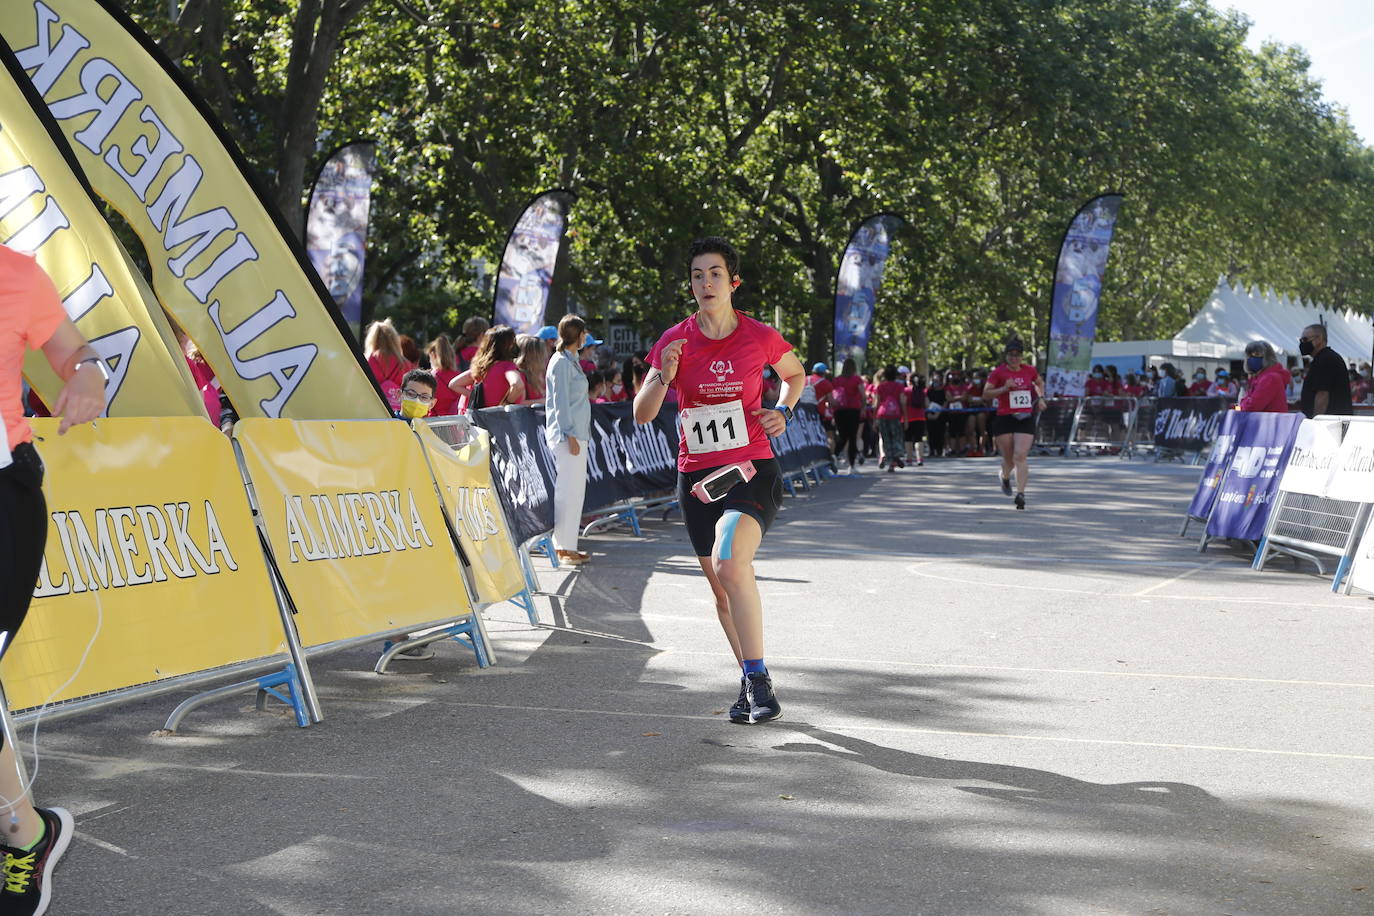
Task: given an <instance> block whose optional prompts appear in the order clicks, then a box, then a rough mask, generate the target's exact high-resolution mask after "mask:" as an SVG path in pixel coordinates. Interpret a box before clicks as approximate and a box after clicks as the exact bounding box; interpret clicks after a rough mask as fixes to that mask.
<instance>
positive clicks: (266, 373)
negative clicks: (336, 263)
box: [0, 0, 389, 419]
mask: <svg viewBox="0 0 1374 916" xmlns="http://www.w3.org/2000/svg"><path fill="white" fill-rule="evenodd" d="M0 35H3V38H4V40H5V41H6V42H7V43H8V44H9V46H10V47H11V48H13V49H14V54H15V57H16V58H17V59H18V61H19V64H20V66H22V67H23V69H24V71H25V73H27V74H28V77H29V79H30V81H31V82H32V84H33V86H34V88H35V89H36V90H37V91H38V93H39V95H41V96H42V98H43V100H44V102H45V103H46V104H47V107H48V111H49V112H50V113H51V114H52V116H53V118H54V119H55V120H56V121H57V123H58V125H59V126H60V128H61V130H62V133H63V134H64V135H65V136H66V137H67V139H68V140H69V141H70V142H71V147H72V150H73V151H74V152H75V154H76V157H77V161H78V163H79V164H80V166H81V169H82V171H84V172H85V174H86V177H87V179H88V180H89V181H90V183H91V187H92V188H94V190H95V192H96V193H97V194H98V195H100V197H102V198H103V199H104V200H106V201H107V202H108V203H109V204H110V206H112V207H113V208H114V209H115V210H117V211H119V213H120V214H121V215H122V216H123V217H124V219H125V220H126V221H127V222H128V224H129V226H130V227H131V228H132V229H133V231H134V232H135V233H136V234H137V235H138V237H139V239H140V240H141V241H142V243H143V247H144V249H145V250H146V251H147V253H148V259H149V262H150V265H151V269H152V278H153V289H154V290H155V291H156V292H157V296H158V298H159V299H160V300H161V301H162V303H163V305H164V306H166V307H167V310H168V311H169V312H171V314H172V315H173V316H175V318H176V319H177V321H178V322H180V323H181V325H182V326H183V327H184V328H185V329H186V331H187V333H189V334H190V335H191V338H192V339H193V340H195V342H196V344H197V346H198V347H199V348H200V351H201V354H202V355H203V356H204V357H205V359H206V361H207V362H208V363H209V364H210V366H211V367H212V368H213V369H214V370H215V374H216V375H217V376H218V378H219V382H220V385H221V386H222V387H223V389H224V391H225V393H226V394H227V395H228V396H229V399H230V400H231V401H232V402H233V404H234V407H235V408H236V409H237V411H238V413H239V415H240V416H243V417H287V418H292V419H366V418H379V417H386V416H388V415H389V411H388V410H387V408H386V404H385V402H384V401H383V399H382V395H381V391H380V389H378V387H377V385H376V383H375V382H374V381H373V380H372V377H371V374H370V373H369V372H368V371H367V368H366V364H365V363H364V362H363V360H362V356H361V354H360V353H359V352H358V351H357V349H356V348H355V347H354V346H353V345H352V344H351V343H350V342H349V339H348V337H347V330H346V329H345V328H344V326H343V324H342V321H341V319H340V318H339V317H338V315H337V313H336V311H335V310H334V308H333V306H332V303H330V299H329V293H328V291H327V290H325V289H324V287H323V286H322V285H321V283H320V280H319V277H318V276H317V275H316V274H315V271H314V269H313V268H312V267H311V266H310V263H309V261H308V260H307V259H306V257H305V252H304V250H303V249H302V248H301V246H300V244H299V243H298V242H296V241H295V240H294V239H293V238H292V237H291V235H290V233H289V232H287V231H286V229H285V226H284V224H283V223H282V221H281V217H280V216H279V215H278V214H277V213H276V211H275V210H274V209H273V208H272V207H271V206H270V205H268V204H266V203H264V200H263V197H262V196H261V195H260V194H259V193H258V191H257V188H256V186H255V184H254V182H253V180H252V179H251V178H250V177H249V176H250V171H249V168H248V166H247V165H246V163H245V162H244V161H243V159H242V157H241V156H240V155H239V154H238V153H237V151H236V150H235V148H234V146H233V143H232V142H231V141H230V140H229V139H228V137H227V136H226V135H225V134H224V132H223V130H222V129H221V128H220V127H219V126H218V124H217V122H216V121H215V119H214V117H213V116H212V115H211V114H210V113H209V112H208V109H206V107H205V106H204V104H203V103H202V102H200V101H199V100H198V99H197V98H196V96H195V93H194V91H193V90H191V89H190V87H189V86H188V85H187V83H186V82H185V80H184V78H183V77H182V76H181V75H180V73H179V72H178V71H177V70H176V68H175V67H174V66H173V65H172V64H171V63H169V62H167V61H166V59H165V58H164V57H163V56H162V54H161V52H159V51H158V49H157V47H156V46H155V45H154V44H153V42H152V41H151V39H149V38H148V36H146V35H145V34H143V32H142V31H140V30H139V29H138V27H137V26H135V25H134V24H133V23H132V22H131V21H130V20H129V19H128V17H127V16H125V15H124V14H123V13H122V12H120V11H119V10H118V9H117V8H116V7H115V5H114V4H113V3H107V2H104V0H100V2H97V0H5V15H4V17H3V18H0Z"/></svg>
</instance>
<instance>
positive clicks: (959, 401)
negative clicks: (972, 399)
mask: <svg viewBox="0 0 1374 916" xmlns="http://www.w3.org/2000/svg"><path fill="white" fill-rule="evenodd" d="M972 390H973V388H972V386H970V385H969V383H968V382H964V381H956V382H949V383H947V384H946V385H945V403H946V404H947V405H948V406H949V409H950V410H958V409H959V408H961V407H967V406H968V395H969V392H970V391H972Z"/></svg>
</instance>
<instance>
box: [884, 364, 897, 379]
mask: <svg viewBox="0 0 1374 916" xmlns="http://www.w3.org/2000/svg"><path fill="white" fill-rule="evenodd" d="M883 381H885V382H895V381H897V367H896V366H884V367H883Z"/></svg>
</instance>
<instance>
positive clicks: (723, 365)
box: [709, 359, 735, 382]
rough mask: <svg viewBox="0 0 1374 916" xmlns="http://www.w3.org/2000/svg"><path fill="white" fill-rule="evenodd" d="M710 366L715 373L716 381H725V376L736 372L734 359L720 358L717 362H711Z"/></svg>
mask: <svg viewBox="0 0 1374 916" xmlns="http://www.w3.org/2000/svg"><path fill="white" fill-rule="evenodd" d="M709 368H710V370H711V373H712V374H713V375H715V377H716V381H718V382H723V381H725V377H726V376H727V375H734V374H735V365H734V363H733V362H732V361H729V360H724V359H718V360H716V361H715V362H713V363H711V365H710V367H709Z"/></svg>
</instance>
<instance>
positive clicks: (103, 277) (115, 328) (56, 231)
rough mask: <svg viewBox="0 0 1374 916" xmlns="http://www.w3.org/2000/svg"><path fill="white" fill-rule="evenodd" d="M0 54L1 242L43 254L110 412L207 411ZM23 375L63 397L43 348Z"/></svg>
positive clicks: (146, 292) (123, 258)
mask: <svg viewBox="0 0 1374 916" xmlns="http://www.w3.org/2000/svg"><path fill="white" fill-rule="evenodd" d="M0 57H3V59H4V64H5V66H3V67H0V242H3V243H5V244H6V245H8V246H9V247H11V248H14V249H16V250H19V251H25V252H30V253H32V254H33V255H34V257H35V258H37V260H38V263H39V264H40V265H41V266H42V267H43V269H44V270H45V271H47V273H48V276H49V277H51V278H52V280H53V283H54V285H56V287H57V291H58V293H60V294H61V296H62V301H63V305H64V306H65V307H66V309H67V314H68V315H69V316H70V317H71V318H72V320H73V321H75V322H76V326H77V327H78V328H79V329H80V330H81V332H82V334H84V335H85V336H86V338H87V339H88V340H90V341H91V344H92V346H93V347H95V350H96V352H97V353H99V354H100V355H101V356H102V357H104V359H105V362H106V364H107V365H108V366H109V368H110V380H109V381H108V382H107V383H106V385H105V395H106V402H107V403H106V414H107V415H108V416H123V417H149V416H151V417H156V416H195V415H199V416H204V415H205V407H204V404H203V403H202V401H201V398H200V395H199V394H198V393H197V391H196V386H195V383H194V381H193V380H192V378H191V373H190V371H189V370H188V369H187V365H186V359H185V357H184V356H182V355H181V349H180V347H179V346H178V345H177V342H176V339H175V337H174V336H173V334H172V330H171V328H170V327H169V325H168V323H167V318H166V316H165V315H163V313H162V309H161V307H160V306H159V305H158V304H157V300H156V299H154V298H153V293H152V290H150V289H149V288H148V285H147V283H146V282H144V280H143V278H142V277H141V276H140V275H139V273H138V271H137V270H136V269H134V268H133V267H132V266H131V264H130V263H129V259H128V256H127V253H126V252H125V251H124V248H123V246H122V245H120V243H119V240H118V239H117V238H116V237H115V235H114V233H113V232H112V231H111V229H110V227H109V225H108V224H106V222H105V220H104V218H103V217H101V215H100V211H99V210H98V209H96V205H95V201H94V199H93V198H92V197H91V193H90V190H89V189H88V188H87V187H86V186H85V185H84V184H83V182H82V179H81V176H80V175H79V174H78V173H77V172H76V171H75V170H74V168H75V167H74V165H73V164H72V162H71V159H70V157H71V150H70V149H69V148H68V147H67V145H66V141H65V140H64V139H63V138H62V135H61V133H60V132H57V129H56V127H55V126H54V125H52V124H51V122H50V121H49V122H48V123H45V114H46V109H43V108H42V104H43V103H42V100H41V99H39V98H38V97H37V96H36V95H35V94H34V93H33V91H32V89H31V88H30V87H29V86H28V80H27V78H26V77H25V76H24V74H23V72H22V71H21V70H19V69H18V64H17V63H16V62H15V61H14V59H13V57H12V56H11V55H10V54H9V53H8V51H7V50H6V49H4V48H2V47H0ZM35 105H36V106H37V107H36V108H35V107H34V106H35ZM24 375H25V376H26V377H27V378H28V380H29V384H30V385H32V386H33V387H34V388H35V389H36V390H37V391H38V396H39V397H40V398H42V399H43V402H44V403H45V404H47V405H48V406H49V407H51V406H52V405H53V404H55V403H56V402H57V396H58V393H59V392H60V391H61V390H62V384H63V382H62V380H61V379H59V378H58V377H57V375H56V374H54V372H53V371H52V367H50V366H49V365H48V361H47V359H45V358H44V357H43V355H42V354H41V353H38V352H30V353H29V354H28V355H27V357H26V358H25V361H24Z"/></svg>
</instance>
